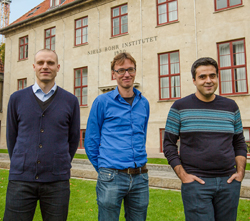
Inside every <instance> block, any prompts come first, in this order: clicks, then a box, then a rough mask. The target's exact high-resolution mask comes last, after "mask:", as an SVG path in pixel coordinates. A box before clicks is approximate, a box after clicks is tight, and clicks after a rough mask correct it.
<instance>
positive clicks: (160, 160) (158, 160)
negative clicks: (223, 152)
mask: <svg viewBox="0 0 250 221" xmlns="http://www.w3.org/2000/svg"><path fill="white" fill-rule="evenodd" d="M0 153H8V150H6V149H0ZM74 158H76V159H88V157H87V155H86V154H78V153H76V154H75V156H74ZM148 163H152V164H165V165H168V161H167V159H166V158H148ZM246 170H250V163H247V165H246ZM0 221H1V220H0Z"/></svg>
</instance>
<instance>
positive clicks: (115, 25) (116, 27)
mask: <svg viewBox="0 0 250 221" xmlns="http://www.w3.org/2000/svg"><path fill="white" fill-rule="evenodd" d="M118 34H119V18H116V19H113V35H118Z"/></svg>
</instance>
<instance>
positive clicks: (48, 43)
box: [45, 27, 56, 51]
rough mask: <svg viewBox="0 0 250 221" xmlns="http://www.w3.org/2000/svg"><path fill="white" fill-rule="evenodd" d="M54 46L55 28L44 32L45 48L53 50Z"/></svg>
mask: <svg viewBox="0 0 250 221" xmlns="http://www.w3.org/2000/svg"><path fill="white" fill-rule="evenodd" d="M55 45H56V27H53V28H49V29H46V30H45V48H47V49H51V50H53V51H54V50H55Z"/></svg>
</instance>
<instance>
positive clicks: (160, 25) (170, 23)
mask: <svg viewBox="0 0 250 221" xmlns="http://www.w3.org/2000/svg"><path fill="white" fill-rule="evenodd" d="M179 22H180V21H173V22H169V23H164V24H159V25H157V26H156V27H155V28H160V27H162V26H166V25H172V24H176V23H179Z"/></svg>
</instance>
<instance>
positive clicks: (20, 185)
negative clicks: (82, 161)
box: [3, 180, 70, 221]
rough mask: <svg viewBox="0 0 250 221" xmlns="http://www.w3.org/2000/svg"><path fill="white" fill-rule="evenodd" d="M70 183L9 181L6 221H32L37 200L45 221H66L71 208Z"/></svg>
mask: <svg viewBox="0 0 250 221" xmlns="http://www.w3.org/2000/svg"><path fill="white" fill-rule="evenodd" d="M69 195H70V189H69V181H68V180H66V181H57V182H51V183H37V182H23V181H9V184H8V188H7V194H6V207H5V213H4V218H3V220H4V221H32V219H33V216H34V213H35V209H36V204H37V200H39V201H40V208H41V213H42V217H43V220H47V221H66V220H67V215H68V206H69Z"/></svg>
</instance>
